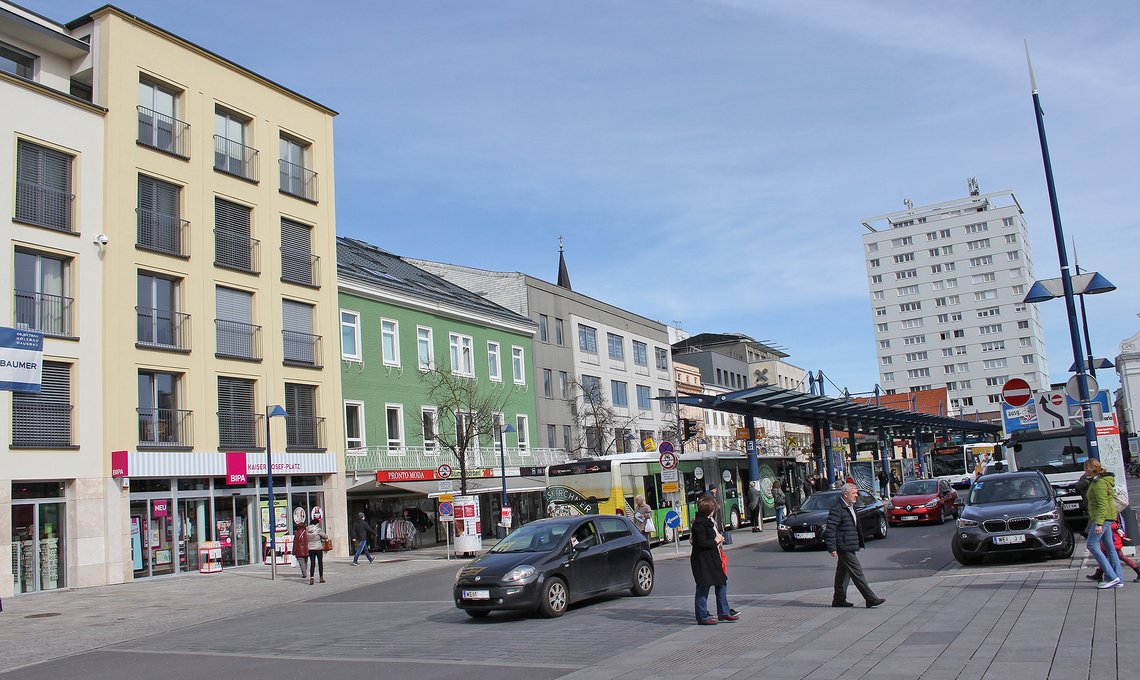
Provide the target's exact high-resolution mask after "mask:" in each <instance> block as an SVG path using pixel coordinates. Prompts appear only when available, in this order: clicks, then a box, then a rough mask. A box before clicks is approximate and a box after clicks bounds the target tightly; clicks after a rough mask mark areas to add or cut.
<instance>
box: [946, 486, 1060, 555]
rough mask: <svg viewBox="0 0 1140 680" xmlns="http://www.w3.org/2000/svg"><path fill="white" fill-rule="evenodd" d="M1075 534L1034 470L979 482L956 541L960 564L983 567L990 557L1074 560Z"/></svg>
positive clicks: (960, 520)
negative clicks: (1034, 555)
mask: <svg viewBox="0 0 1140 680" xmlns="http://www.w3.org/2000/svg"><path fill="white" fill-rule="evenodd" d="M1074 544H1075V541H1074V539H1073V532H1072V531H1070V530H1069V529H1068V528H1067V527H1066V526H1065V515H1064V510H1063V508H1062V506H1061V501H1060V500H1059V499H1058V498H1057V497H1056V496H1054V491H1053V488H1052V487H1051V486H1050V485H1049V480H1048V479H1046V478H1045V475H1043V474H1041V473H1040V472H1037V471H1036V470H1030V471H1025V472H1004V473H993V474H986V475H983V476H981V477H979V478H978V480H977V481H976V482H974V486H973V487H972V488H971V489H970V494H969V496H968V498H967V500H966V503H965V505H964V506H963V507H962V510H961V514H960V515H959V517H958V530H957V531H956V532H954V538H953V539H951V541H950V549H951V550H952V551H953V552H954V559H956V560H958V561H959V562H961V563H962V564H965V565H971V564H978V563H980V562H981V561H982V560H983V559H985V557H986V555H994V554H1000V553H1038V554H1042V555H1046V556H1048V557H1057V558H1068V557H1071V556H1072V555H1073V548H1074Z"/></svg>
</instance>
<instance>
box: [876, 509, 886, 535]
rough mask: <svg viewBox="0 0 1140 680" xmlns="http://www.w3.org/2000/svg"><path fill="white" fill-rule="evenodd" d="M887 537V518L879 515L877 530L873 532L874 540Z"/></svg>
mask: <svg viewBox="0 0 1140 680" xmlns="http://www.w3.org/2000/svg"><path fill="white" fill-rule="evenodd" d="M886 537H887V516H886V515H879V528H878V529H877V530H875V538H886Z"/></svg>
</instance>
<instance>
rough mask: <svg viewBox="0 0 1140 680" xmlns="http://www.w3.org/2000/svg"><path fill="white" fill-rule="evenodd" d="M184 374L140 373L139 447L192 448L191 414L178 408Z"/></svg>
mask: <svg viewBox="0 0 1140 680" xmlns="http://www.w3.org/2000/svg"><path fill="white" fill-rule="evenodd" d="M181 378H182V377H181V375H180V374H178V373H166V372H160V371H139V374H138V383H139V401H138V404H139V408H138V416H139V446H150V447H164V446H173V447H183V446H191V445H192V442H191V438H190V435H191V434H192V433H193V427H192V425H191V420H190V416H191V412H190V411H187V410H183V409H180V408H178V405H179V401H180V394H179V393H180V391H181V390H180V388H181V382H182V379H181Z"/></svg>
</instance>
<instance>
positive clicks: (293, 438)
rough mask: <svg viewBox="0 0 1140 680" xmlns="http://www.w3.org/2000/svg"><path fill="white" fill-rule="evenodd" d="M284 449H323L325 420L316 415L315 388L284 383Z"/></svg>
mask: <svg viewBox="0 0 1140 680" xmlns="http://www.w3.org/2000/svg"><path fill="white" fill-rule="evenodd" d="M285 412H286V413H287V414H288V415H286V416H285V447H286V450H288V449H308V450H313V449H323V448H324V425H325V419H324V418H323V417H320V416H318V415H317V386H316V385H301V384H298V383H285Z"/></svg>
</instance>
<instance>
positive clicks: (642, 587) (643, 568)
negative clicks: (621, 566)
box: [629, 560, 653, 597]
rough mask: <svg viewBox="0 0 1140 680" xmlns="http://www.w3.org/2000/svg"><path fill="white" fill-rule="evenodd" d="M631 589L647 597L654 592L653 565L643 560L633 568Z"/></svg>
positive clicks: (635, 593)
mask: <svg viewBox="0 0 1140 680" xmlns="http://www.w3.org/2000/svg"><path fill="white" fill-rule="evenodd" d="M629 591H630V592H631V593H633V594H634V595H637V596H638V597H645V596H646V595H648V594H649V593H651V592H653V565H651V564H650V563H648V562H646V561H645V560H641V561H640V562H638V563H637V566H636V567H634V568H633V585H632V586H630V589H629Z"/></svg>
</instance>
